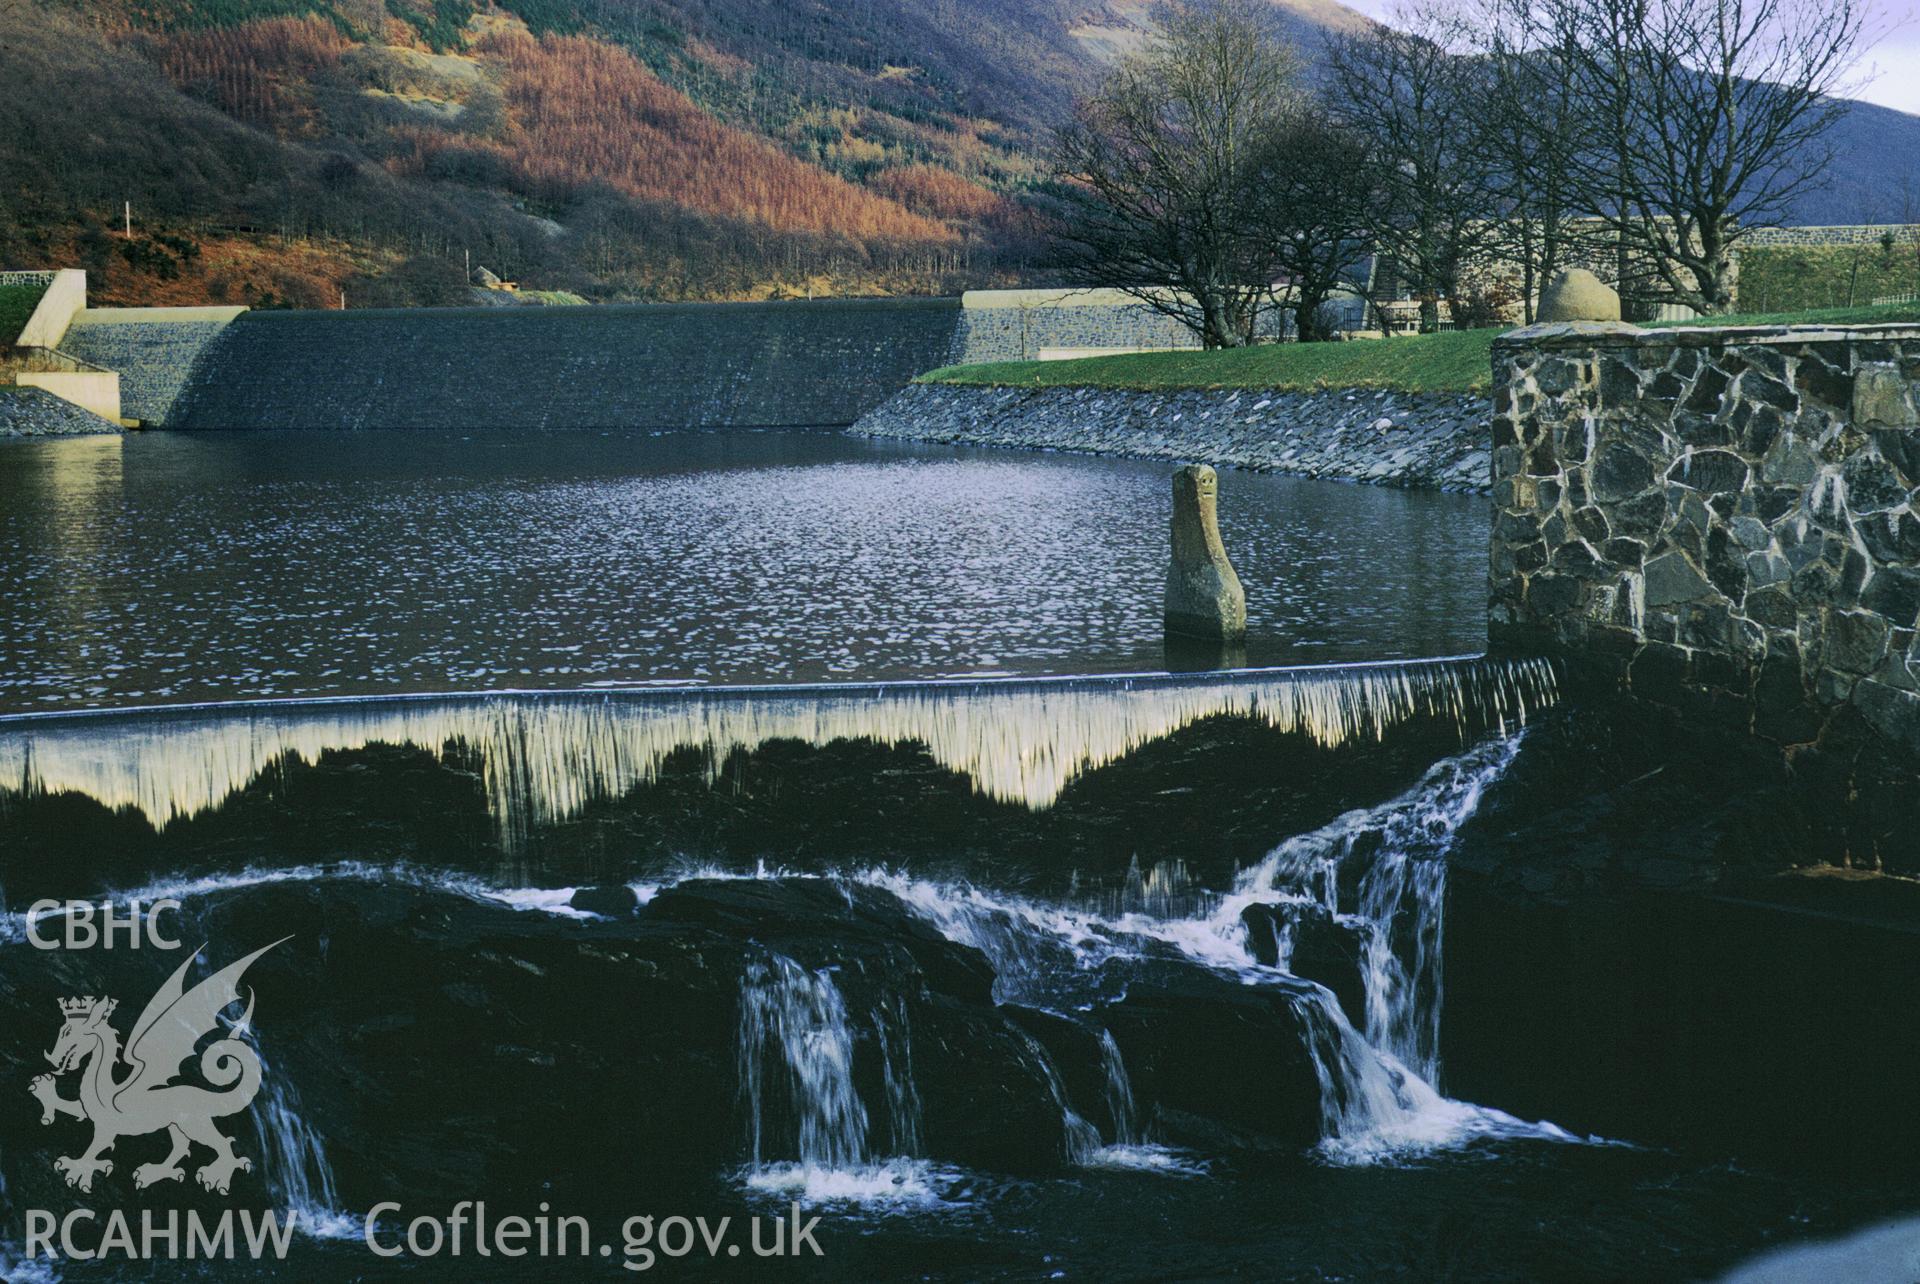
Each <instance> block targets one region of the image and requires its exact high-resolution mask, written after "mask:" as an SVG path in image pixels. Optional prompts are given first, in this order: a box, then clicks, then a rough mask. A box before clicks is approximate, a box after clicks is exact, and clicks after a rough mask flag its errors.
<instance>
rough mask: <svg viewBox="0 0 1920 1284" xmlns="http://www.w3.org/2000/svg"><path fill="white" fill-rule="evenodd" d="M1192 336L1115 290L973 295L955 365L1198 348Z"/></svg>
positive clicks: (964, 302)
mask: <svg viewBox="0 0 1920 1284" xmlns="http://www.w3.org/2000/svg"><path fill="white" fill-rule="evenodd" d="M1199 346H1200V341H1199V340H1198V339H1196V338H1195V337H1194V334H1193V332H1192V331H1191V330H1189V329H1187V328H1186V327H1185V326H1183V325H1181V324H1180V323H1179V322H1178V321H1175V320H1173V319H1172V318H1170V317H1165V316H1162V315H1160V314H1159V313H1157V312H1155V311H1153V310H1152V309H1151V308H1148V307H1146V306H1144V305H1143V304H1140V303H1138V302H1135V301H1133V300H1131V299H1128V298H1126V297H1124V296H1122V295H1121V294H1120V292H1119V291H1117V290H970V291H968V292H967V293H966V294H965V295H963V296H962V297H961V307H960V335H959V353H958V355H957V356H956V357H955V361H956V362H969V363H970V362H977V361H1028V360H1032V359H1034V358H1037V357H1038V356H1039V355H1040V354H1041V353H1042V352H1043V351H1046V350H1049V349H1052V350H1061V349H1066V350H1083V349H1085V350H1097V349H1114V350H1119V349H1128V348H1197V347H1199Z"/></svg>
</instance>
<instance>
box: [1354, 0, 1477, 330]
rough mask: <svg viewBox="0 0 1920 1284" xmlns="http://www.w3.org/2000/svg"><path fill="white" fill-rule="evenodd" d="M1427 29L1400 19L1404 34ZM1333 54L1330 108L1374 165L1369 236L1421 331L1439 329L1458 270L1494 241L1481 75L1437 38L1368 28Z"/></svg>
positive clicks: (1407, 15)
mask: <svg viewBox="0 0 1920 1284" xmlns="http://www.w3.org/2000/svg"><path fill="white" fill-rule="evenodd" d="M1421 20H1422V14H1421V13H1420V12H1419V11H1415V10H1406V11H1402V12H1401V13H1400V14H1398V15H1396V21H1399V22H1401V23H1403V24H1405V25H1406V26H1407V27H1418V26H1420V25H1421ZM1330 53H1331V57H1330V66H1331V71H1332V91H1333V99H1332V102H1333V108H1334V110H1335V111H1336V112H1337V113H1338V115H1339V116H1340V117H1341V119H1342V120H1343V121H1344V122H1345V123H1347V124H1348V125H1349V126H1351V127H1352V128H1353V129H1355V130H1356V131H1358V132H1359V133H1360V134H1362V135H1364V136H1365V137H1366V138H1367V140H1368V144H1369V148H1370V150H1371V152H1372V154H1373V157H1374V160H1375V170H1374V172H1375V181H1376V183H1377V184H1378V188H1379V193H1380V198H1381V199H1380V200H1379V201H1378V203H1377V204H1376V205H1375V207H1374V211H1373V214H1372V217H1371V218H1370V219H1369V224H1370V226H1369V228H1368V232H1369V235H1370V237H1371V239H1372V241H1373V243H1374V246H1375V248H1376V249H1377V250H1378V252H1379V253H1380V254H1381V255H1383V256H1384V257H1385V258H1386V259H1387V260H1388V261H1389V263H1390V264H1391V266H1392V268H1393V270H1394V271H1395V272H1397V273H1398V274H1399V275H1400V276H1401V277H1402V278H1403V279H1404V280H1405V281H1406V283H1407V284H1408V286H1409V287H1411V289H1412V291H1413V293H1414V295H1415V296H1416V297H1417V298H1418V299H1419V300H1420V328H1421V329H1422V330H1428V331H1430V330H1434V329H1437V328H1438V326H1439V320H1440V300H1441V299H1443V298H1452V297H1454V296H1456V295H1457V294H1458V293H1459V287H1460V276H1461V272H1462V269H1463V268H1465V267H1466V265H1467V264H1468V262H1469V261H1470V260H1471V259H1473V258H1474V257H1475V256H1476V255H1478V254H1479V253H1480V252H1481V251H1482V250H1483V249H1484V248H1485V247H1486V246H1487V245H1488V244H1489V243H1490V242H1491V241H1492V240H1493V237H1494V234H1495V227H1494V223H1493V219H1492V216H1493V214H1494V213H1495V192H1494V190H1493V184H1492V179H1491V176H1490V175H1489V173H1488V167H1487V163H1486V157H1485V149H1484V147H1482V146H1481V144H1480V142H1479V140H1478V138H1477V131H1478V126H1477V121H1478V115H1477V113H1478V96H1479V95H1478V85H1477V75H1476V69H1475V67H1474V64H1473V63H1472V61H1471V60H1469V59H1465V58H1461V57H1457V56H1455V54H1454V53H1453V52H1451V51H1450V50H1449V49H1448V48H1447V46H1446V44H1445V42H1444V33H1435V32H1431V31H1421V30H1406V29H1398V28H1394V27H1385V26H1376V27H1371V28H1369V29H1367V30H1365V31H1363V32H1359V33H1356V34H1352V35H1348V36H1344V37H1342V38H1340V39H1338V40H1336V41H1335V42H1334V43H1333V44H1332V46H1331V50H1330Z"/></svg>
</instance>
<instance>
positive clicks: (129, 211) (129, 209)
mask: <svg viewBox="0 0 1920 1284" xmlns="http://www.w3.org/2000/svg"><path fill="white" fill-rule="evenodd" d="M125 207H126V216H127V239H128V240H129V241H131V240H132V239H133V202H132V201H127V202H126V203H125Z"/></svg>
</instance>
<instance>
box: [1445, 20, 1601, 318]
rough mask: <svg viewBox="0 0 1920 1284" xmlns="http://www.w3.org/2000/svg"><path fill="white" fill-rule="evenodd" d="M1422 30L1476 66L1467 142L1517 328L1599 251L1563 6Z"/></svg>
mask: <svg viewBox="0 0 1920 1284" xmlns="http://www.w3.org/2000/svg"><path fill="white" fill-rule="evenodd" d="M1427 12H1428V13H1429V14H1433V16H1431V17H1429V18H1428V20H1427V21H1428V23H1429V24H1430V25H1432V26H1435V27H1443V28H1444V29H1445V30H1447V31H1448V32H1449V34H1450V36H1451V37H1452V41H1451V42H1450V43H1457V45H1458V46H1459V47H1461V48H1462V49H1463V50H1464V51H1465V52H1466V54H1467V56H1470V57H1472V58H1473V59H1474V60H1475V63H1476V72H1477V84H1478V102H1477V103H1476V106H1475V111H1474V121H1475V132H1474V138H1475V141H1476V142H1477V143H1478V145H1479V147H1480V148H1481V150H1482V153H1483V156H1484V158H1485V160H1486V163H1487V168H1488V177H1489V184H1490V187H1491V190H1492V192H1493V194H1494V196H1495V207H1496V208H1497V210H1498V215H1497V217H1498V220H1499V223H1500V225H1501V231H1500V233H1499V236H1498V243H1497V244H1496V245H1495V246H1494V247H1493V254H1494V256H1495V257H1496V258H1498V259H1501V260H1504V261H1507V262H1510V263H1512V264H1513V266H1514V267H1515V268H1516V269H1517V272H1518V275H1519V278H1520V295H1521V298H1522V300H1523V302H1524V309H1525V319H1526V320H1527V321H1528V322H1531V321H1532V320H1533V317H1534V307H1535V302H1536V300H1537V298H1538V295H1539V291H1540V288H1541V287H1542V286H1543V285H1544V284H1545V283H1546V282H1547V281H1548V280H1550V279H1552V277H1553V275H1554V273H1556V272H1558V271H1559V270H1561V269H1562V268H1564V267H1567V266H1570V265H1573V264H1575V263H1579V262H1583V261H1585V260H1586V259H1587V258H1589V257H1590V256H1591V255H1592V254H1593V253H1594V252H1595V251H1596V250H1598V249H1599V248H1600V247H1601V245H1602V244H1603V238H1602V237H1601V236H1600V228H1599V227H1598V225H1597V224H1596V223H1595V221H1594V220H1593V219H1591V218H1588V217H1583V216H1584V215H1586V214H1589V213H1590V212H1591V211H1590V210H1588V209H1585V208H1583V207H1582V204H1581V189H1580V186H1579V183H1578V182H1577V177H1578V174H1579V169H1580V162H1581V157H1582V153H1583V152H1585V151H1587V150H1589V149H1590V148H1591V142H1590V140H1591V138H1592V137H1593V133H1594V122H1593V118H1592V113H1591V110H1590V104H1588V103H1587V101H1586V100H1585V98H1584V97H1583V96H1582V93H1581V89H1580V84H1579V81H1578V79H1577V77H1576V76H1575V74H1574V66H1575V63H1576V59H1577V54H1578V45H1579V40H1580V30H1579V23H1578V20H1577V15H1576V13H1575V12H1574V10H1573V7H1572V6H1571V5H1569V4H1566V3H1564V2H1563V0H1478V3H1476V4H1474V5H1473V6H1471V7H1469V8H1467V9H1463V10H1459V11H1455V12H1453V13H1451V14H1447V15H1441V14H1435V13H1434V11H1433V10H1432V9H1429V10H1427Z"/></svg>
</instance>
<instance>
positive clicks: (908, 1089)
mask: <svg viewBox="0 0 1920 1284" xmlns="http://www.w3.org/2000/svg"><path fill="white" fill-rule="evenodd" d="M873 1028H874V1031H875V1033H876V1034H877V1035H878V1036H879V1044H880V1076H881V1080H882V1082H883V1084H884V1085H885V1087H886V1093H887V1131H888V1134H889V1135H890V1136H891V1137H892V1140H893V1153H894V1154H896V1155H917V1154H920V1153H921V1148H922V1143H921V1139H920V1089H919V1088H918V1087H917V1086H915V1084H914V1081H913V1031H912V1027H911V1026H910V1025H909V1024H908V1021H907V1005H906V1001H905V1000H904V999H902V998H901V997H900V996H899V995H898V994H889V995H888V996H887V997H886V999H885V1000H884V1001H883V1002H882V1003H881V1006H879V1007H877V1008H875V1009H874V1010H873Z"/></svg>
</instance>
